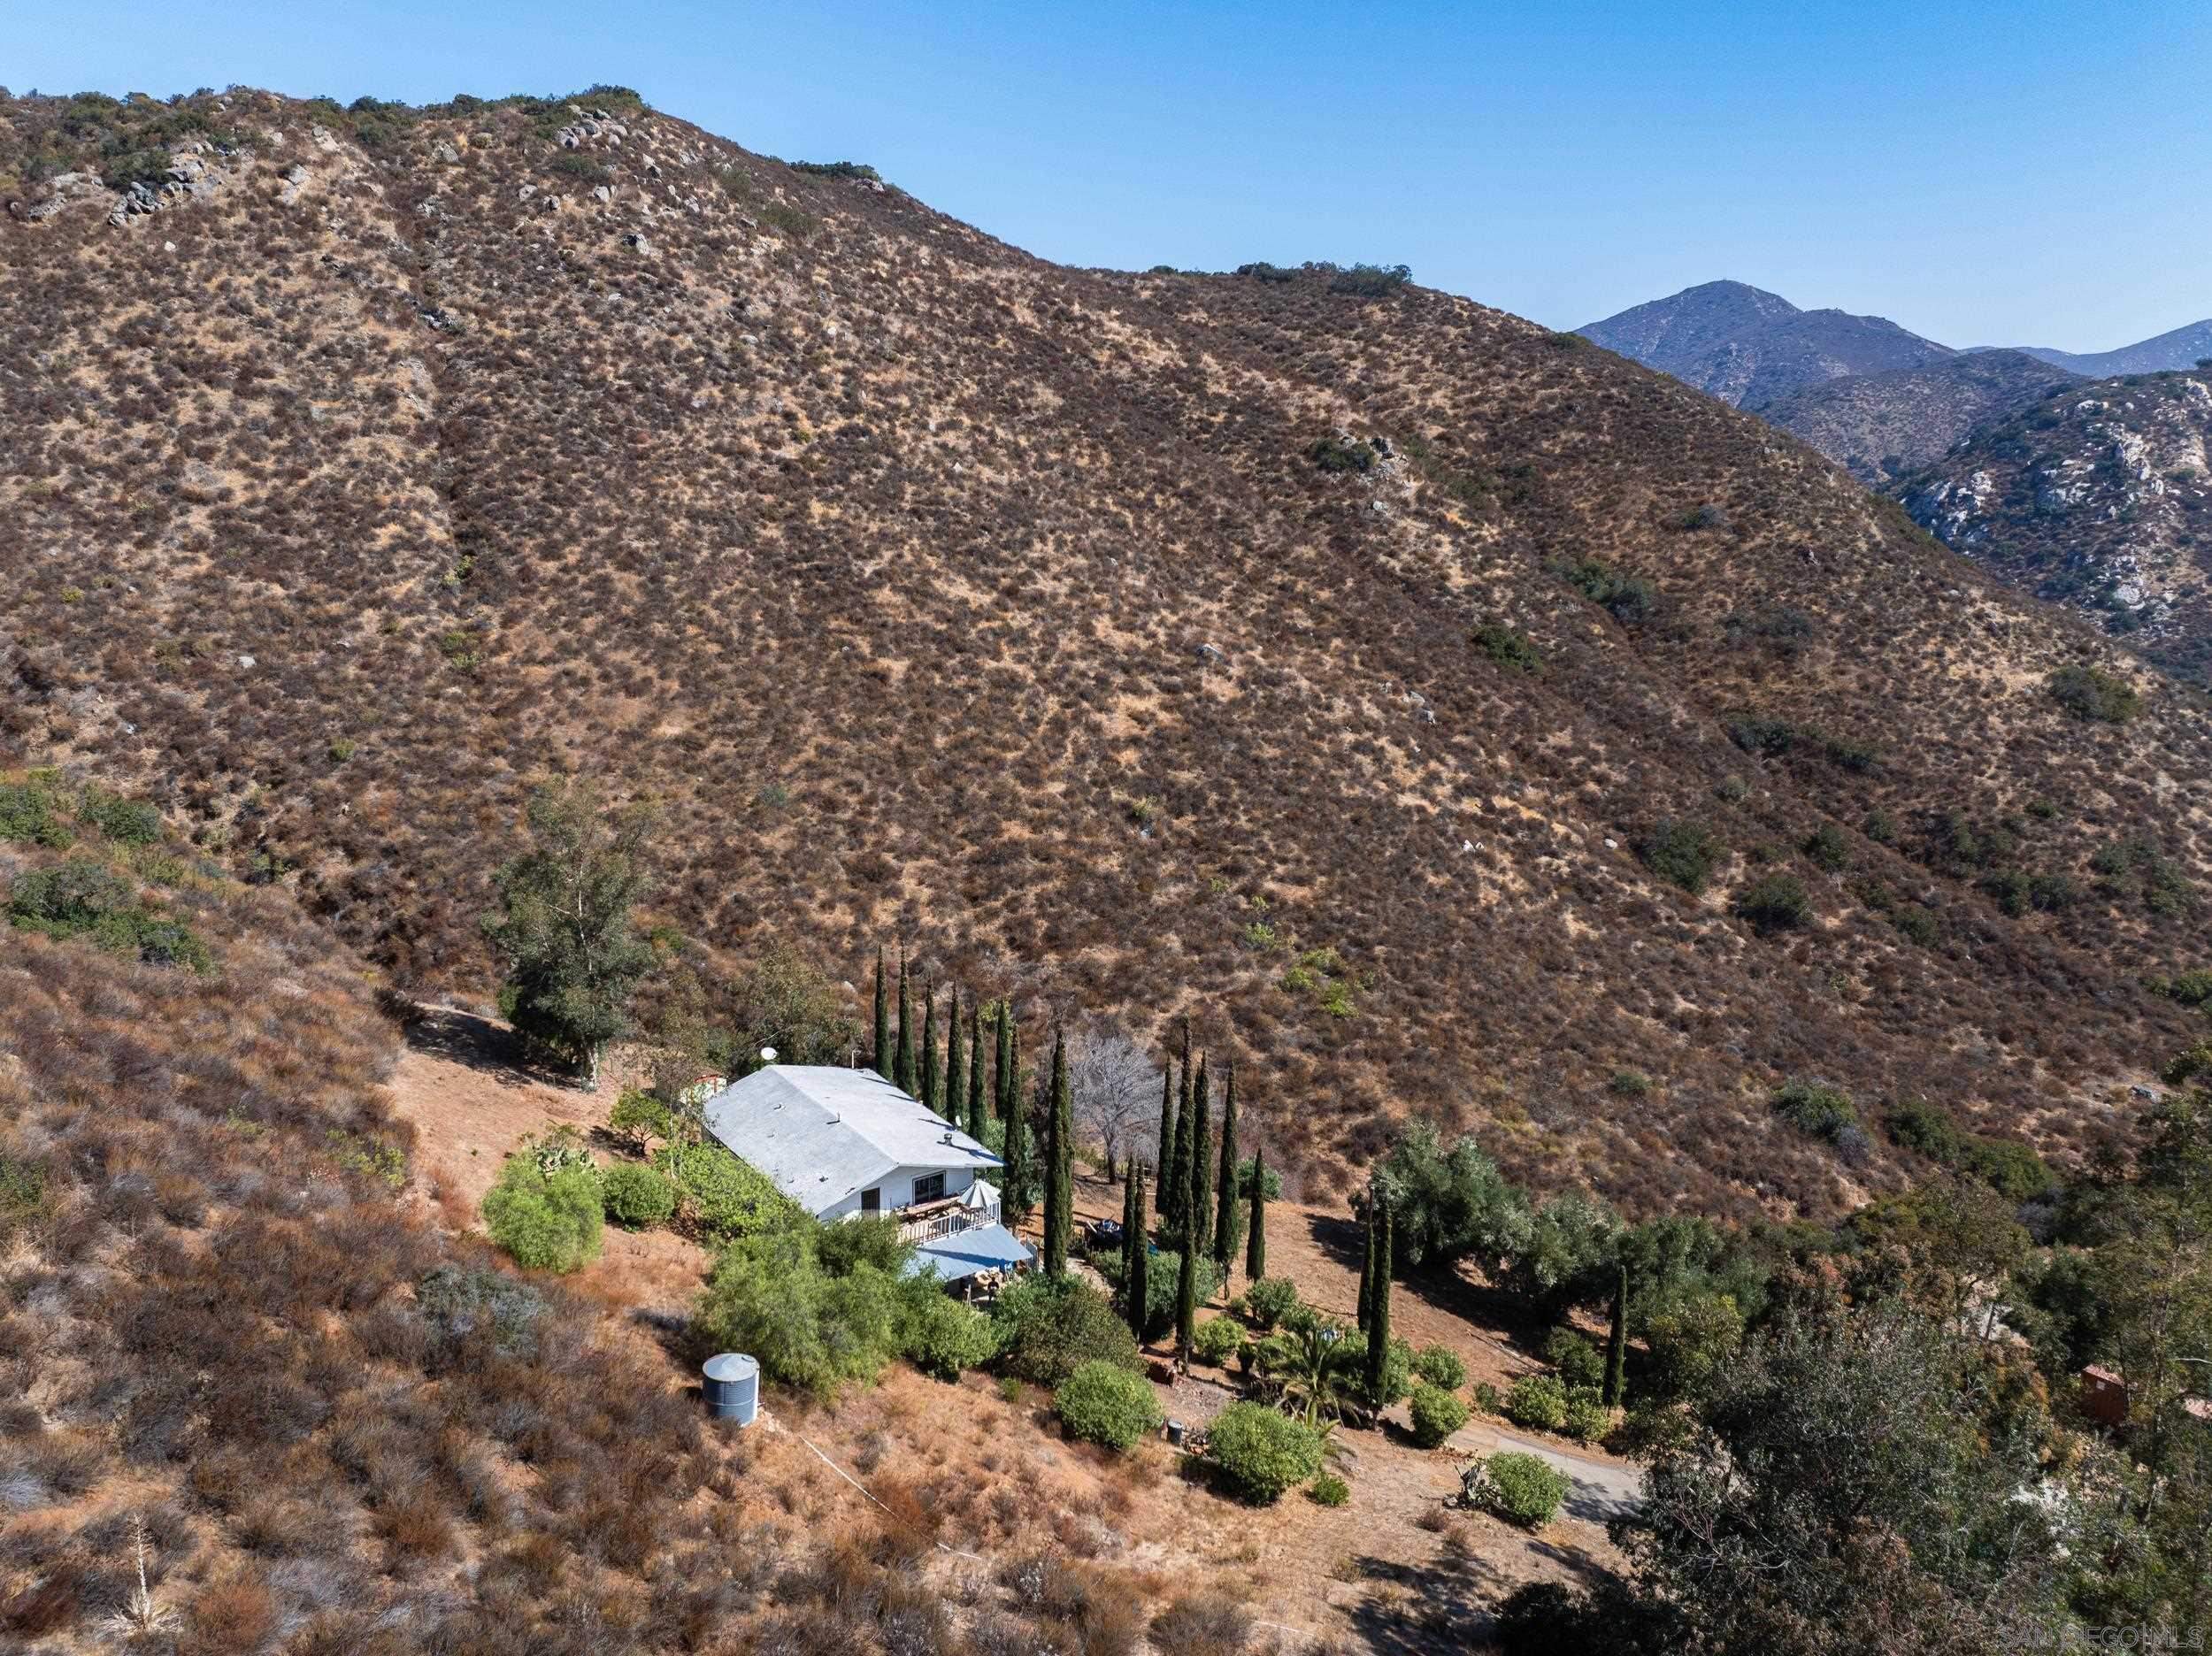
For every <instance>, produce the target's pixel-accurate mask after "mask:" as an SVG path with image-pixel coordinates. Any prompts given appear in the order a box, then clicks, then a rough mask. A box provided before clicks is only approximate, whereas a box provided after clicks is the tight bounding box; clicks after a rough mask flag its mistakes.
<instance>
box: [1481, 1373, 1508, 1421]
mask: <svg viewBox="0 0 2212 1656" xmlns="http://www.w3.org/2000/svg"><path fill="white" fill-rule="evenodd" d="M1475 1407H1477V1408H1479V1409H1480V1410H1481V1411H1482V1412H1483V1413H1484V1414H1504V1413H1505V1399H1503V1398H1502V1397H1500V1396H1499V1395H1498V1388H1497V1387H1495V1386H1494V1385H1492V1384H1490V1382H1488V1381H1487V1380H1478V1381H1476V1382H1475Z"/></svg>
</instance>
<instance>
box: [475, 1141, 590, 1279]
mask: <svg viewBox="0 0 2212 1656" xmlns="http://www.w3.org/2000/svg"><path fill="white" fill-rule="evenodd" d="M605 1222H606V1210H605V1208H604V1207H603V1206H602V1203H601V1199H600V1194H599V1177H598V1174H597V1172H596V1171H595V1169H591V1168H589V1167H565V1168H563V1169H560V1170H559V1171H558V1172H557V1173H555V1174H554V1175H553V1176H552V1177H546V1175H545V1174H544V1173H543V1172H541V1170H540V1169H539V1167H538V1164H537V1162H536V1161H535V1160H534V1158H533V1157H531V1156H530V1155H528V1154H523V1153H520V1152H518V1153H517V1154H513V1155H511V1156H509V1157H508V1158H507V1161H506V1164H505V1166H503V1168H501V1169H500V1173H499V1181H498V1183H497V1184H494V1185H493V1186H492V1187H491V1189H490V1190H488V1191H487V1192H485V1193H484V1228H485V1229H486V1230H489V1231H490V1232H491V1238H492V1240H493V1241H495V1242H496V1243H498V1244H499V1246H501V1247H503V1248H504V1249H506V1250H507V1252H508V1253H509V1254H510V1255H511V1256H512V1257H513V1259H514V1261H515V1263H516V1264H518V1265H520V1266H521V1267H523V1268H524V1269H526V1270H552V1271H572V1270H575V1269H578V1268H579V1267H580V1266H581V1265H583V1264H584V1263H585V1262H586V1261H588V1260H595V1259H597V1258H598V1257H599V1248H600V1239H601V1232H602V1230H603V1228H604V1225H605Z"/></svg>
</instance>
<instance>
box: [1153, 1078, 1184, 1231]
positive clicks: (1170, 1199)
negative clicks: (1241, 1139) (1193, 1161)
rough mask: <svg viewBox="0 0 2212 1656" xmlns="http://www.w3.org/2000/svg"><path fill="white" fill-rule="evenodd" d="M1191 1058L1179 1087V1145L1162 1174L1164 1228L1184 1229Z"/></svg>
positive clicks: (1175, 1144)
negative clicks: (1184, 1188) (1184, 1190)
mask: <svg viewBox="0 0 2212 1656" xmlns="http://www.w3.org/2000/svg"><path fill="white" fill-rule="evenodd" d="M1189 1153H1190V1055H1189V1054H1187V1053H1186V1054H1184V1056H1183V1070H1182V1074H1181V1076H1180V1077H1179V1078H1178V1080H1177V1082H1176V1087H1175V1141H1174V1142H1173V1143H1172V1144H1171V1145H1170V1146H1168V1160H1167V1166H1166V1167H1165V1168H1164V1169H1162V1171H1161V1174H1160V1225H1161V1228H1162V1229H1163V1230H1181V1229H1182V1228H1183V1187H1184V1184H1185V1183H1186V1182H1187V1181H1186V1178H1185V1173H1184V1169H1185V1166H1186V1164H1187V1162H1188V1161H1189V1160H1190V1154H1189Z"/></svg>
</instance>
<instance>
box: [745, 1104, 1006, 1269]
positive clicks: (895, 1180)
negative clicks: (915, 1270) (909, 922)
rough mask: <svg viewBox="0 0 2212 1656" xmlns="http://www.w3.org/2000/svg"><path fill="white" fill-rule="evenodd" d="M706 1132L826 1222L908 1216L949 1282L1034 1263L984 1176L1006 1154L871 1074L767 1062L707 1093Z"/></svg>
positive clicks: (921, 1259)
mask: <svg viewBox="0 0 2212 1656" xmlns="http://www.w3.org/2000/svg"><path fill="white" fill-rule="evenodd" d="M703 1114H704V1115H705V1119H706V1126H707V1131H709V1132H710V1133H712V1134H713V1135H714V1136H715V1138H718V1139H719V1140H720V1141H721V1142H722V1143H723V1144H724V1145H725V1146H727V1147H728V1148H729V1150H730V1151H731V1152H732V1154H735V1155H737V1156H739V1157H741V1159H742V1160H744V1161H749V1162H750V1163H751V1164H752V1165H753V1166H754V1167H756V1168H758V1169H760V1170H761V1172H763V1173H764V1174H766V1175H767V1176H768V1177H769V1179H770V1180H771V1181H772V1182H773V1183H774V1184H775V1186H776V1188H777V1189H778V1190H780V1191H781V1192H783V1193H784V1194H785V1195H787V1196H788V1197H789V1198H790V1199H791V1200H793V1201H795V1202H796V1203H798V1205H799V1206H800V1207H803V1208H805V1209H806V1210H807V1211H808V1212H809V1213H810V1214H812V1215H814V1216H815V1217H816V1218H818V1219H823V1220H838V1219H851V1218H857V1217H862V1216H870V1215H878V1214H881V1215H888V1216H892V1217H895V1218H898V1219H900V1220H901V1221H902V1222H903V1225H902V1228H903V1230H904V1232H905V1234H906V1236H907V1238H908V1239H910V1240H911V1241H913V1242H915V1243H917V1244H918V1246H919V1255H918V1264H920V1265H923V1266H926V1267H927V1268H928V1269H933V1270H935V1271H936V1272H937V1274H938V1275H939V1276H942V1277H944V1279H945V1280H946V1281H948V1282H955V1281H958V1280H960V1279H961V1278H963V1277H965V1276H972V1275H973V1274H974V1273H975V1272H977V1271H979V1270H986V1269H1012V1268H1015V1267H1018V1266H1020V1265H1025V1264H1027V1263H1028V1262H1029V1261H1030V1259H1031V1257H1032V1256H1031V1253H1030V1250H1029V1248H1028V1247H1027V1246H1026V1245H1025V1244H1024V1243H1023V1242H1022V1241H1021V1240H1020V1239H1019V1238H1017V1237H1015V1236H1014V1235H1013V1234H1012V1233H1011V1232H1010V1231H1008V1230H1006V1229H1005V1228H1004V1227H1003V1226H1002V1224H1001V1223H999V1204H998V1192H997V1191H996V1190H995V1189H994V1188H993V1186H992V1185H991V1184H990V1182H989V1181H988V1180H987V1178H986V1177H983V1176H984V1175H986V1174H987V1173H991V1172H994V1171H995V1170H996V1169H998V1168H1000V1167H1001V1166H1002V1165H1003V1163H1002V1162H1001V1161H1000V1160H999V1159H998V1157H996V1156H995V1155H993V1154H991V1153H990V1151H989V1150H988V1149H987V1148H985V1147H984V1146H982V1145H981V1144H979V1143H978V1142H977V1141H976V1140H975V1139H973V1138H970V1137H969V1136H968V1135H967V1134H966V1133H964V1132H962V1131H960V1130H959V1129H958V1128H956V1127H955V1126H954V1125H953V1124H952V1123H950V1122H949V1121H947V1120H946V1119H945V1118H944V1117H943V1116H941V1115H937V1114H935V1113H934V1112H933V1111H931V1110H929V1109H927V1108H924V1106H923V1105H922V1103H921V1101H920V1100H918V1099H916V1098H915V1097H914V1096H913V1095H912V1094H911V1093H909V1092H903V1091H902V1090H901V1089H900V1088H898V1087H895V1086H894V1085H892V1084H891V1083H890V1082H888V1081H886V1080H885V1079H884V1078H883V1077H881V1076H879V1075H878V1074H876V1072H875V1071H874V1070H872V1069H836V1068H833V1067H832V1066H829V1065H823V1064H770V1065H768V1066H766V1067H765V1068H764V1069H756V1070H755V1071H754V1072H753V1073H752V1074H751V1075H749V1076H747V1077H745V1078H744V1079H743V1080H741V1081H739V1082H735V1083H733V1084H732V1085H728V1086H725V1087H724V1088H722V1090H721V1091H719V1092H717V1093H715V1094H714V1096H713V1097H711V1098H710V1099H709V1100H707V1101H706V1106H705V1108H704V1111H703Z"/></svg>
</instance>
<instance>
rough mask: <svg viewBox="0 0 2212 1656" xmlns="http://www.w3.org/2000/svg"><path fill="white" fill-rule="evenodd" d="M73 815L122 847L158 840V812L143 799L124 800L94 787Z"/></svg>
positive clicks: (159, 823)
mask: <svg viewBox="0 0 2212 1656" xmlns="http://www.w3.org/2000/svg"><path fill="white" fill-rule="evenodd" d="M77 814H78V816H81V817H82V818H83V819H84V820H85V821H86V822H88V823H89V824H92V825H93V826H94V827H95V828H97V829H98V830H99V831H100V832H102V833H103V834H104V835H106V836H107V837H108V838H109V839H113V840H116V841H118V842H119V843H121V844H123V845H134V846H144V845H151V844H153V843H154V842H155V841H156V840H157V839H160V838H161V813H160V812H159V811H158V810H157V809H154V807H153V806H151V805H150V804H148V803H147V802H146V801H143V800H127V799H123V798H120V797H119V796H117V795H115V794H112V793H101V792H100V791H99V790H98V789H96V788H94V789H91V790H89V791H88V792H87V793H86V794H85V797H84V802H83V804H82V805H81V806H80V807H79V808H78V811H77Z"/></svg>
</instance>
